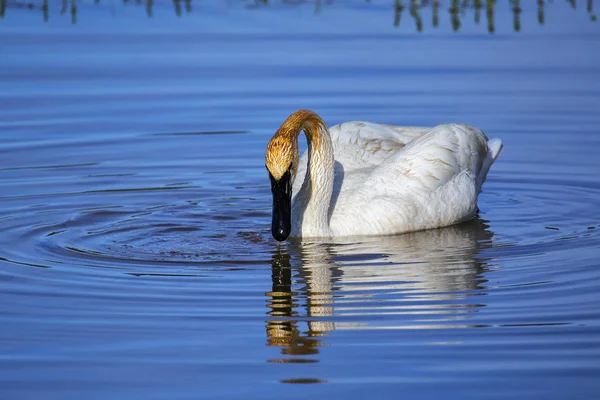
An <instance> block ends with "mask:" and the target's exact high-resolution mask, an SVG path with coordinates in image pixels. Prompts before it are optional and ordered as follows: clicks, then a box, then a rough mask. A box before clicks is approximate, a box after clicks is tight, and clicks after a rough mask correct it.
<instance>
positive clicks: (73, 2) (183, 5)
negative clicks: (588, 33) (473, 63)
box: [0, 0, 597, 33]
mask: <svg viewBox="0 0 600 400" xmlns="http://www.w3.org/2000/svg"><path fill="white" fill-rule="evenodd" d="M536 1H537V20H538V23H539V24H540V25H544V23H545V18H544V10H545V7H547V6H548V5H550V4H551V3H552V1H550V2H548V1H547V0H536ZM565 1H567V2H568V3H569V4H570V5H571V7H572V8H573V9H576V8H577V0H565ZM507 2H508V5H509V7H510V9H511V11H512V14H513V30H514V31H515V32H519V31H520V30H521V13H522V12H523V9H522V8H521V0H507ZM81 3H84V4H85V2H78V1H77V0H61V3H60V14H61V15H67V14H68V15H70V17H71V22H72V23H73V24H76V23H77V13H78V4H81ZM93 3H94V5H96V6H102V5H104V4H105V3H107V2H106V1H103V0H94V1H93ZM122 3H123V5H128V4H132V5H137V6H142V7H144V8H145V11H146V15H147V16H148V18H152V17H153V16H154V7H155V1H154V0H135V1H133V0H123V1H122ZM172 3H173V10H174V12H175V14H176V15H177V16H178V17H181V16H183V15H184V14H191V13H192V11H193V9H194V7H193V5H192V0H172ZM311 3H312V4H314V13H315V14H319V12H320V11H321V9H322V8H323V7H324V6H327V5H331V4H332V3H333V1H332V0H329V1H325V2H323V1H321V0H314V1H293V2H292V1H289V0H280V1H279V2H275V1H269V0H254V1H238V2H237V3H233V6H235V5H236V4H237V5H240V6H243V7H245V8H247V9H249V10H252V9H260V8H264V7H268V6H270V5H275V4H277V5H282V6H303V5H305V4H311ZM366 3H370V1H369V0H366ZM497 4H498V0H450V1H448V5H446V4H442V2H441V1H440V0H395V1H394V3H393V4H390V8H393V13H394V20H393V25H394V26H395V27H399V26H400V24H401V22H402V21H403V14H404V13H405V12H406V13H408V14H409V15H410V18H411V19H412V20H413V21H414V24H415V29H416V31H417V32H422V31H423V30H424V25H425V23H424V19H425V18H426V17H424V16H423V14H424V12H425V10H427V12H429V10H430V12H431V16H430V17H429V18H430V19H431V26H432V27H433V28H438V27H439V25H440V13H442V12H444V13H447V14H448V16H449V18H450V22H451V25H452V29H453V30H454V31H455V32H458V31H460V28H461V26H462V24H463V22H462V21H463V20H464V19H465V18H467V17H468V18H471V17H470V15H472V18H473V20H474V21H475V23H476V24H480V23H481V20H482V15H483V14H485V18H486V21H487V31H488V32H489V33H494V32H495V31H496V25H495V18H494V16H495V12H496V6H497ZM229 5H232V3H229ZM110 7H111V8H112V7H113V4H112V3H111V4H110ZM8 8H14V9H17V8H20V9H29V10H34V11H41V12H42V14H43V18H44V21H48V19H49V11H50V5H49V1H48V0H43V1H41V2H39V1H18V0H12V1H11V0H0V18H3V17H4V16H5V14H6V10H7V9H8ZM585 9H586V12H587V13H588V14H589V17H590V20H591V21H596V20H597V16H596V14H595V13H594V0H586V1H585Z"/></svg>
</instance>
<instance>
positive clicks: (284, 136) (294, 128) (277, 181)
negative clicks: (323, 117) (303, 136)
mask: <svg viewBox="0 0 600 400" xmlns="http://www.w3.org/2000/svg"><path fill="white" fill-rule="evenodd" d="M297 114H298V113H294V114H292V115H291V116H290V117H289V118H288V119H287V120H286V121H285V122H284V123H283V125H281V127H280V128H279V129H278V130H277V132H276V133H275V135H274V136H273V138H272V139H271V141H270V142H269V144H268V145H267V151H266V154H265V165H266V167H267V171H268V173H269V179H270V180H271V192H272V194H273V215H272V220H271V233H272V234H273V237H274V238H275V239H276V240H278V241H280V242H281V241H284V240H285V239H287V238H288V236H289V235H290V232H291V230H292V185H293V184H294V180H295V179H296V172H297V170H298V160H299V150H298V133H299V132H300V131H301V130H302V123H301V122H302V121H298V120H297V119H295V118H292V117H294V116H296V115H297Z"/></svg>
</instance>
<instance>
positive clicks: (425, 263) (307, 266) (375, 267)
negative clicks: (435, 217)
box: [266, 220, 493, 362]
mask: <svg viewBox="0 0 600 400" xmlns="http://www.w3.org/2000/svg"><path fill="white" fill-rule="evenodd" d="M486 228H487V226H486V225H485V224H484V223H483V222H482V221H481V220H476V221H471V222H469V223H465V224H461V225H458V226H452V227H448V228H443V229H436V230H430V231H424V232H415V233H410V234H405V235H399V236H390V237H376V238H366V239H365V238H361V240H360V241H356V242H343V241H339V242H334V243H302V244H297V245H290V246H289V248H287V249H286V248H283V247H282V248H280V249H279V250H278V251H277V252H275V253H273V256H272V261H271V263H272V278H273V284H272V289H271V291H270V292H267V293H266V296H267V307H268V308H269V311H268V313H267V314H268V315H269V318H268V320H267V326H266V330H267V343H268V345H270V346H278V347H281V348H282V350H281V353H282V354H283V355H293V356H311V355H315V354H317V353H318V352H319V347H320V346H322V345H323V343H322V342H321V340H320V338H321V337H323V336H326V335H327V333H328V332H330V331H333V330H340V329H442V328H460V327H468V326H473V324H468V323H467V321H468V320H469V319H470V318H472V314H473V313H475V312H477V311H478V309H479V308H480V307H483V306H484V304H481V302H480V300H478V302H474V301H472V300H471V298H472V297H473V296H477V298H478V299H480V298H481V296H482V295H485V294H486V287H485V283H486V282H487V280H486V279H485V278H484V277H483V273H484V272H485V271H487V270H489V268H490V266H489V265H488V260H486V259H485V258H482V257H481V256H479V253H480V251H481V250H482V249H483V248H486V247H490V246H491V241H492V236H493V234H492V233H491V232H490V231H489V230H487V229H486ZM271 361H272V362H317V361H316V360H315V359H312V358H310V357H308V358H289V359H283V360H271Z"/></svg>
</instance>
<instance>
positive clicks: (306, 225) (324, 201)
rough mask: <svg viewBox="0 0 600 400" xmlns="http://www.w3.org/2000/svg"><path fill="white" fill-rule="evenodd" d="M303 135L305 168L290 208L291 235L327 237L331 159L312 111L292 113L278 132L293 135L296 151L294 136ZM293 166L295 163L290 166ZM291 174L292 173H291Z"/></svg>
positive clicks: (328, 144) (326, 135)
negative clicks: (306, 146) (304, 141)
mask: <svg viewBox="0 0 600 400" xmlns="http://www.w3.org/2000/svg"><path fill="white" fill-rule="evenodd" d="M302 131H304V132H305V133H306V139H307V142H308V167H307V169H306V176H305V178H304V182H303V184H302V187H301V188H300V190H299V191H298V193H297V194H296V196H295V198H294V202H293V205H292V235H293V236H309V237H327V236H331V230H330V229H329V206H330V204H331V195H332V192H333V179H334V163H335V161H334V157H333V145H332V143H331V136H330V135H329V130H328V129H327V126H326V125H325V122H323V120H322V119H321V118H320V117H319V116H318V115H317V114H316V113H314V112H312V111H307V110H300V111H297V112H296V113H294V114H292V115H291V116H290V117H289V118H288V119H287V120H286V121H285V122H284V123H283V125H282V127H281V128H280V132H282V133H284V132H285V134H288V135H293V137H292V138H291V139H292V140H293V146H295V152H296V154H297V152H298V150H297V149H298V135H299V134H300V132H302ZM294 164H295V165H297V162H295V163H294ZM294 172H295V171H294Z"/></svg>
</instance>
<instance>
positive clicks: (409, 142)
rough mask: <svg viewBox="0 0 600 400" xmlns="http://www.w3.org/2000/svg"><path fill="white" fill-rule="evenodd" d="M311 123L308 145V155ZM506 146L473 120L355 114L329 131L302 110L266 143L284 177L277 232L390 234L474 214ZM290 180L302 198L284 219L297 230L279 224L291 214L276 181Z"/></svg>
mask: <svg viewBox="0 0 600 400" xmlns="http://www.w3.org/2000/svg"><path fill="white" fill-rule="evenodd" d="M302 130H304V131H305V133H306V136H307V139H308V150H307V151H306V152H305V153H304V155H303V156H302V157H301V158H299V155H298V143H297V140H298V139H297V138H298V134H299V133H300V131H302ZM501 151H502V143H501V141H500V140H499V139H492V140H488V138H487V137H486V135H485V134H484V133H483V132H482V131H480V130H479V129H477V128H475V127H472V126H469V125H464V124H448V125H438V126H436V127H433V128H422V127H400V126H393V125H383V124H375V123H371V122H361V121H355V122H345V123H342V124H340V125H336V126H333V127H331V128H330V129H327V127H326V125H325V123H324V122H323V121H322V119H321V118H320V117H319V116H318V115H317V114H315V113H313V112H312V111H306V110H300V111H298V112H296V113H294V114H292V115H291V116H290V117H289V118H288V119H287V120H286V122H284V124H283V125H282V127H281V128H280V129H279V130H278V132H277V133H276V134H275V136H274V137H273V139H271V142H270V143H269V146H268V147H267V154H266V160H267V169H268V170H269V174H270V176H271V182H272V185H275V186H272V189H273V195H274V210H273V213H274V214H273V224H272V229H273V235H274V236H275V237H276V239H278V240H279V239H282V238H283V239H285V238H284V236H285V237H287V236H291V237H302V238H306V237H340V236H364V235H369V236H370V235H391V234H398V233H405V232H412V231H419V230H425V229H431V228H438V227H443V226H449V225H453V224H456V223H459V222H463V221H465V220H469V219H471V218H473V217H474V216H475V215H476V213H477V196H478V194H479V192H480V191H481V186H482V185H483V183H484V181H485V178H486V176H487V173H488V170H489V168H490V166H491V165H492V164H493V163H494V161H495V160H496V159H497V158H498V156H499V155H500V153H501ZM286 174H287V175H286ZM286 180H290V181H291V182H288V185H291V187H289V190H290V191H291V195H292V196H293V197H292V200H291V204H289V205H288V204H287V203H286V204H285V205H284V207H285V208H288V207H289V208H290V210H289V211H290V215H289V217H290V221H289V222H288V223H287V224H288V225H289V227H288V226H285V227H284V228H286V229H287V228H289V232H286V229H283V230H282V231H280V232H279V233H281V234H280V235H277V233H278V232H276V230H277V229H278V228H281V226H279V227H278V226H276V225H277V223H280V222H281V217H284V218H285V217H287V214H286V213H285V212H283V211H282V210H281V209H279V208H278V207H279V204H280V203H277V202H276V194H277V193H279V192H277V190H279V189H280V188H281V187H280V186H277V185H281V184H282V182H284V181H286ZM277 188H279V189H277ZM276 192H277V193H276ZM279 194H281V193H279ZM280 198H281V196H280ZM282 213H283V214H282ZM280 225H281V224H280ZM284 225H286V223H284ZM285 233H287V236H286V235H285Z"/></svg>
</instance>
